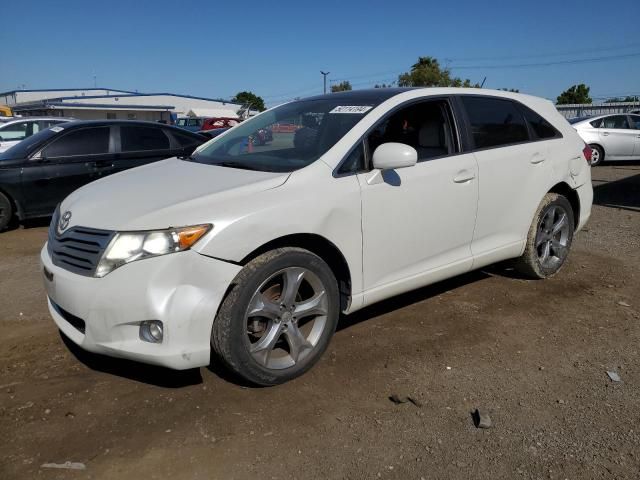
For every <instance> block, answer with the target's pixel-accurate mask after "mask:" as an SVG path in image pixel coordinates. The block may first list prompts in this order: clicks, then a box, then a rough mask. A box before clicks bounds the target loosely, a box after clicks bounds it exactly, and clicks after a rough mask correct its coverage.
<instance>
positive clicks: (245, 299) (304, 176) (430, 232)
mask: <svg viewBox="0 0 640 480" xmlns="http://www.w3.org/2000/svg"><path fill="white" fill-rule="evenodd" d="M267 128H268V129H270V130H271V131H272V132H273V141H272V142H270V143H268V144H267V145H262V146H255V145H253V144H252V142H251V141H249V138H250V137H251V136H252V135H253V134H254V132H256V131H258V130H260V129H267ZM589 155H590V149H589V148H588V147H587V146H586V145H585V144H584V142H583V141H582V140H581V139H580V137H579V136H578V135H577V134H576V132H575V130H574V129H573V128H571V126H570V125H569V124H568V123H567V122H566V121H565V120H564V118H562V117H561V116H560V115H559V114H558V113H557V111H556V110H555V108H554V106H553V105H552V104H551V103H550V102H549V101H546V100H543V99H540V98H535V97H530V96H526V95H520V94H514V93H508V92H501V91H489V90H477V89H453V88H430V89H375V90H361V91H354V92H344V93H336V94H331V95H326V96H319V97H314V98H310V99H306V100H300V101H296V102H292V103H289V104H285V105H282V106H279V107H277V108H274V109H272V110H268V111H266V112H264V113H262V114H260V115H259V116H256V117H254V118H252V119H250V120H248V121H246V122H244V123H242V124H240V125H238V126H237V127H235V128H233V129H230V130H228V131H227V132H225V133H224V134H222V135H220V136H219V137H217V138H216V139H214V140H211V141H210V142H208V143H206V144H204V145H203V146H201V147H199V149H198V150H197V151H196V152H195V153H194V155H193V156H192V157H189V158H181V159H177V158H174V159H170V160H166V161H162V162H158V163H154V164H152V165H149V166H145V167H141V168H137V169H133V170H130V171H127V172H124V173H121V174H116V175H113V176H110V177H108V178H105V179H103V180H99V181H97V182H94V183H92V184H89V185H87V186H85V187H82V188H80V189H79V190H77V191H76V192H74V193H73V194H71V195H70V196H69V197H68V198H67V199H66V200H65V201H63V202H62V204H61V205H60V206H59V209H58V211H57V212H56V214H55V216H54V218H53V220H52V222H51V227H50V231H49V240H48V242H47V244H46V245H45V247H44V248H43V250H42V254H41V259H42V263H43V266H44V276H45V280H44V283H45V286H46V290H47V295H48V302H49V310H50V312H51V315H52V316H53V319H54V320H55V322H56V323H57V325H58V326H59V328H60V329H61V330H62V331H63V332H64V334H65V335H66V336H67V337H69V338H70V339H71V340H72V341H73V342H75V343H77V344H78V345H80V346H81V347H82V348H85V349H87V350H90V351H93V352H98V353H103V354H107V355H112V356H117V357H125V358H130V359H134V360H139V361H142V362H148V363H154V364H159V365H164V366H167V367H171V368H175V369H185V368H192V367H199V366H203V365H207V364H208V363H209V361H210V358H211V353H212V352H213V354H214V355H213V358H214V360H213V361H221V362H223V363H224V364H226V365H227V366H228V367H229V368H230V369H232V370H233V371H235V372H236V373H237V374H238V375H240V376H241V377H244V378H245V379H247V380H249V381H251V382H254V383H256V384H261V385H273V384H278V383H282V382H285V381H287V380H290V379H292V378H294V377H296V376H298V375H301V374H302V373H303V372H305V371H307V370H308V369H309V368H311V366H312V365H314V364H315V363H316V361H317V360H318V359H319V357H320V356H321V355H322V353H323V352H324V351H325V349H326V348H327V345H328V344H329V340H330V338H331V336H332V335H333V333H334V331H335V329H336V325H337V323H338V318H339V315H340V313H341V312H343V313H345V314H350V313H352V312H355V311H356V310H359V309H361V308H363V307H365V306H367V305H370V304H372V303H374V302H378V301H380V300H383V299H385V298H388V297H391V296H393V295H397V294H399V293H402V292H406V291H408V290H412V289H415V288H418V287H422V286H424V285H427V284H430V283H433V282H437V281H439V280H442V279H445V278H447V277H451V276H454V275H459V274H461V273H464V272H468V271H469V270H472V269H477V268H481V267H483V266H485V265H488V264H491V263H494V262H497V261H501V260H506V259H516V260H515V264H516V266H517V267H518V268H519V269H520V271H521V272H522V273H523V274H525V275H527V276H529V277H532V278H546V277H550V276H552V275H554V274H555V273H556V272H558V270H559V269H560V268H561V267H562V265H563V264H564V263H565V261H566V259H567V255H568V253H569V250H570V248H571V244H572V239H573V235H574V232H576V231H577V230H579V229H580V228H581V227H582V226H583V225H584V224H585V222H586V221H587V219H588V218H589V215H590V212H591V202H592V195H593V192H592V188H591V181H590V180H591V174H590V167H589V158H588V157H589Z"/></svg>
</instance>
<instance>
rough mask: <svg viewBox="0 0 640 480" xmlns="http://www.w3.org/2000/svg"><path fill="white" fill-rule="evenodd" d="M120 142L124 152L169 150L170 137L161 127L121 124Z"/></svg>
mask: <svg viewBox="0 0 640 480" xmlns="http://www.w3.org/2000/svg"><path fill="white" fill-rule="evenodd" d="M120 142H121V145H122V147H121V150H122V151H123V152H140V151H145V150H168V149H169V138H168V137H167V136H166V135H165V134H164V132H163V131H162V129H161V128H153V127H137V126H125V125H123V126H121V127H120Z"/></svg>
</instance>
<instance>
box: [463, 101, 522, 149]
mask: <svg viewBox="0 0 640 480" xmlns="http://www.w3.org/2000/svg"><path fill="white" fill-rule="evenodd" d="M461 98H462V103H463V105H464V107H465V109H466V111H467V115H468V117H469V122H470V123H471V133H472V135H473V140H474V142H475V146H476V148H487V147H497V146H500V145H508V144H510V143H518V142H525V141H527V140H529V133H528V131H527V126H526V124H525V122H524V117H523V116H522V114H521V113H520V111H519V109H518V108H517V107H516V105H515V104H514V103H513V102H511V101H510V100H502V99H497V98H482V97H470V96H466V95H464V96H462V97H461Z"/></svg>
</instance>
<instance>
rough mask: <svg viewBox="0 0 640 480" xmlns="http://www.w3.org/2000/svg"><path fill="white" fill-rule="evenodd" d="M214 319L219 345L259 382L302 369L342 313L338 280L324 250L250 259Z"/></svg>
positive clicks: (235, 366) (229, 361) (227, 359)
mask: <svg viewBox="0 0 640 480" xmlns="http://www.w3.org/2000/svg"><path fill="white" fill-rule="evenodd" d="M233 283H234V286H233V288H232V289H231V291H230V292H229V293H228V295H227V297H226V298H225V300H224V301H223V303H222V306H221V307H220V311H219V312H218V315H217V317H216V319H215V321H214V325H213V330H212V336H211V343H212V347H213V349H214V351H215V352H216V353H217V354H218V356H219V357H220V358H221V359H222V360H223V361H224V363H225V364H226V365H227V366H228V367H230V368H231V369H232V370H233V371H234V372H235V373H236V374H238V375H239V376H241V377H243V378H244V379H246V380H248V381H250V382H252V383H255V384H258V385H276V384H279V383H283V382H286V381H288V380H291V379H293V378H295V377H297V376H299V375H302V374H303V373H304V372H306V371H307V370H308V369H309V368H311V367H312V366H313V365H314V364H315V363H316V362H317V360H318V359H319V358H320V356H321V355H322V353H323V352H324V351H325V349H326V348H327V346H328V344H329V341H330V339H331V336H332V335H333V333H334V331H335V328H336V324H337V321H338V314H339V296H338V288H337V282H336V279H335V277H334V275H333V272H332V271H331V269H330V268H329V266H328V265H327V264H326V263H325V262H324V261H323V260H322V259H320V258H319V257H318V256H316V255H314V254H312V253H311V252H308V251H306V250H302V249H298V248H283V249H278V250H273V251H271V252H267V253H265V254H263V255H261V256H259V257H257V258H256V259H254V260H252V261H251V262H249V263H248V264H247V265H246V266H245V267H244V269H243V270H242V271H241V272H240V273H239V274H238V276H237V277H236V279H235V280H234V282H233Z"/></svg>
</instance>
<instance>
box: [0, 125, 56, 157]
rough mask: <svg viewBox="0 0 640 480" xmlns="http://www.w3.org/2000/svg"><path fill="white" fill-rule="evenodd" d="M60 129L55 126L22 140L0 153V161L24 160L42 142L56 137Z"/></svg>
mask: <svg viewBox="0 0 640 480" xmlns="http://www.w3.org/2000/svg"><path fill="white" fill-rule="evenodd" d="M52 128H53V130H52ZM62 129H63V127H61V126H58V125H56V126H54V127H51V128H47V129H45V130H41V131H39V132H38V133H36V134H35V135H31V136H30V137H27V138H25V139H24V140H22V141H21V142H20V143H17V144H15V145H14V146H13V147H11V148H10V149H8V150H7V151H5V152H2V153H0V160H7V159H16V158H26V157H27V156H29V155H30V154H31V153H32V152H33V151H35V150H36V149H37V148H38V147H39V146H40V145H41V144H42V143H43V142H44V141H46V140H48V139H49V138H51V137H53V136H55V135H57V134H58V132H61V131H62Z"/></svg>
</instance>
